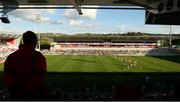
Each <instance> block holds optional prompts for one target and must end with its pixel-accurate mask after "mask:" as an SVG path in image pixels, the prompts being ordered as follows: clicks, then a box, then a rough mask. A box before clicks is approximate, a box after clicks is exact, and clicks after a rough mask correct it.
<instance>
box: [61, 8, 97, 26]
mask: <svg viewBox="0 0 180 102" xmlns="http://www.w3.org/2000/svg"><path fill="white" fill-rule="evenodd" d="M82 12H83V15H79V13H78V11H77V10H76V9H67V10H65V11H64V14H63V16H64V17H66V18H67V19H68V21H69V25H70V26H73V27H76V28H86V29H89V28H92V27H93V24H90V23H88V22H87V21H83V19H82V18H87V19H90V20H94V19H96V16H97V10H96V9H82Z"/></svg>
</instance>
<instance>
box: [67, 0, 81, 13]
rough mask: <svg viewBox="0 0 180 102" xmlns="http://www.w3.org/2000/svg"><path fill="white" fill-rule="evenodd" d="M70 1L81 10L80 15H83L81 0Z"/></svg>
mask: <svg viewBox="0 0 180 102" xmlns="http://www.w3.org/2000/svg"><path fill="white" fill-rule="evenodd" d="M69 1H70V3H71V4H72V5H73V6H74V7H75V9H76V10H77V11H78V12H79V15H82V14H83V13H82V8H81V1H79V0H69Z"/></svg>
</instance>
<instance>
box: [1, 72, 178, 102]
mask: <svg viewBox="0 0 180 102" xmlns="http://www.w3.org/2000/svg"><path fill="white" fill-rule="evenodd" d="M2 75H3V72H0V76H1V79H0V82H1V84H0V89H1V91H0V96H1V97H0V98H1V100H10V99H9V98H8V97H9V96H8V91H7V90H6V91H5V90H4V89H5V86H4V84H3V79H2ZM47 78H48V79H47V87H48V91H49V96H48V97H46V98H44V99H40V100H180V87H179V86H180V73H170V72H168V73H165V72H163V73H159V72H154V73H134V72H121V73H100V72H99V73H87V72H86V73H65V72H64V73H55V72H49V73H48V74H47ZM24 100H28V99H24ZM32 100H34V99H32Z"/></svg>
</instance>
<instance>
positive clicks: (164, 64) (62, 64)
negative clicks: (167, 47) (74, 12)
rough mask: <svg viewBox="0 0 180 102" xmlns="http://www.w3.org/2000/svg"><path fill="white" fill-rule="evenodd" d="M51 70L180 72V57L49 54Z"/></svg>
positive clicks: (47, 57) (49, 68)
mask: <svg viewBox="0 0 180 102" xmlns="http://www.w3.org/2000/svg"><path fill="white" fill-rule="evenodd" d="M46 60H47V64H48V71H49V72H180V57H170V56H161V57H150V56H90V55H89V56H88V55H84V56H83V55H82V56H79V55H78V56H77V55H74V56H70V55H66V56H63V55H47V56H46Z"/></svg>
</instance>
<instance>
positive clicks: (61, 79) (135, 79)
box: [0, 55, 180, 91]
mask: <svg viewBox="0 0 180 102" xmlns="http://www.w3.org/2000/svg"><path fill="white" fill-rule="evenodd" d="M45 57H46V60H47V65H48V72H49V73H48V80H47V83H48V86H49V87H50V89H51V88H52V90H53V89H56V88H59V87H62V88H63V89H64V90H75V89H76V88H79V86H80V85H81V83H84V81H87V84H88V85H91V84H94V85H96V87H97V88H98V89H99V91H100V90H101V91H105V89H107V90H109V91H110V90H111V85H112V84H119V83H136V84H138V86H141V85H139V84H143V83H144V79H145V78H146V76H150V78H151V81H152V83H155V81H156V82H161V83H164V84H169V83H171V84H173V83H176V82H179V81H180V79H179V74H174V73H173V74H170V75H169V74H166V73H165V74H157V75H156V74H153V73H152V74H153V75H151V74H149V73H142V74H141V73H140V74H139V73H137V74H136V73H135V74H133V73H126V74H123V73H122V74H119V73H117V74H114V73H112V74H97V75H89V74H86V73H85V74H79V73H78V74H72V73H71V74H63V73H60V74H56V73H54V72H159V71H163V72H180V57H168V56H162V57H150V56H127V57H125V56H124V57H122V56H121V57H115V56H60V55H54V56H53V55H48V56H45ZM122 58H123V60H122ZM129 60H131V62H132V61H133V62H136V63H137V64H136V66H134V67H132V68H128V66H129V62H127V61H129ZM0 69H1V73H0V80H1V81H0V89H3V88H4V85H3V83H2V82H3V81H2V71H3V65H2V64H1V65H0ZM126 81H127V82H126ZM72 83H73V87H72ZM85 83H86V82H85ZM174 85H176V84H174ZM77 90H78V89H77Z"/></svg>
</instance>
